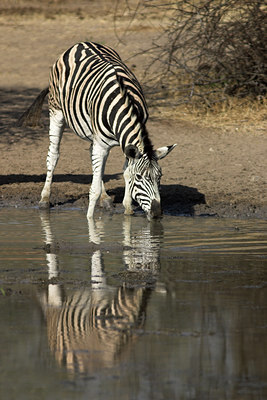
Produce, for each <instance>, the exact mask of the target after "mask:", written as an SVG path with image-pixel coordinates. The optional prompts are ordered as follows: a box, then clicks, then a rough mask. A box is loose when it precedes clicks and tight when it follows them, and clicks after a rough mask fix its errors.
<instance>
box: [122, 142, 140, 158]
mask: <svg viewBox="0 0 267 400" xmlns="http://www.w3.org/2000/svg"><path fill="white" fill-rule="evenodd" d="M124 154H125V155H126V157H127V158H128V159H137V158H139V157H140V152H139V150H138V148H137V147H136V146H134V145H133V144H128V146H126V147H125V150H124Z"/></svg>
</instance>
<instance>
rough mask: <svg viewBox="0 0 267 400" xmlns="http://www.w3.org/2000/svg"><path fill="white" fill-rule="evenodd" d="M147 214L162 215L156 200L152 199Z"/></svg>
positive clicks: (150, 215) (152, 215) (155, 216)
mask: <svg viewBox="0 0 267 400" xmlns="http://www.w3.org/2000/svg"><path fill="white" fill-rule="evenodd" d="M148 216H149V217H150V218H159V217H161V216H162V208H161V204H160V202H159V201H158V200H152V202H151V209H150V211H149V213H148Z"/></svg>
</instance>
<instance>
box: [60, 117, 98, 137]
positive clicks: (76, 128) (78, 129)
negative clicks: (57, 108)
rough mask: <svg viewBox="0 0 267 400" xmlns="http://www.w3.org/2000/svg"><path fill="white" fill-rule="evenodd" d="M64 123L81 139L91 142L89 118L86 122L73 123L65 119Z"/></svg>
mask: <svg viewBox="0 0 267 400" xmlns="http://www.w3.org/2000/svg"><path fill="white" fill-rule="evenodd" d="M66 121H67V124H68V126H69V127H70V129H72V130H73V132H74V133H76V135H78V136H79V137H80V138H81V139H84V140H89V141H91V142H92V141H93V130H92V126H91V121H90V120H89V118H88V120H87V121H86V122H85V121H79V122H77V121H76V122H75V121H73V120H70V119H69V118H66Z"/></svg>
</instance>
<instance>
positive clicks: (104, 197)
mask: <svg viewBox="0 0 267 400" xmlns="http://www.w3.org/2000/svg"><path fill="white" fill-rule="evenodd" d="M92 151H93V144H92V145H91V147H90V157H91V161H92ZM107 157H108V154H107ZM107 157H106V159H107ZM103 174H104V171H103ZM101 186H102V188H101V196H100V207H103V208H105V209H106V210H110V209H111V208H112V207H113V201H112V199H111V197H110V196H109V195H108V194H107V192H106V189H105V185H104V182H103V180H102V182H101Z"/></svg>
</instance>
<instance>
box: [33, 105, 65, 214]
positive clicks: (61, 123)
mask: <svg viewBox="0 0 267 400" xmlns="http://www.w3.org/2000/svg"><path fill="white" fill-rule="evenodd" d="M64 127H65V119H64V116H63V113H62V111H61V110H53V111H52V110H50V126H49V140H50V143H49V149H48V154H47V159H46V165H47V174H46V180H45V184H44V187H43V190H42V193H41V200H40V202H39V207H40V208H48V207H49V200H50V193H51V184H52V179H53V173H54V170H55V168H56V165H57V162H58V159H59V147H60V141H61V138H62V134H63V131H64Z"/></svg>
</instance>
